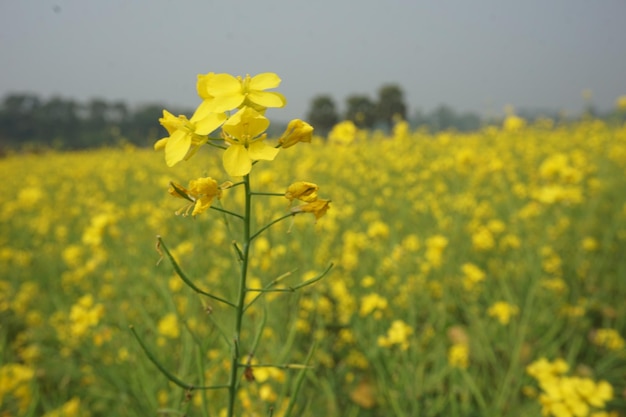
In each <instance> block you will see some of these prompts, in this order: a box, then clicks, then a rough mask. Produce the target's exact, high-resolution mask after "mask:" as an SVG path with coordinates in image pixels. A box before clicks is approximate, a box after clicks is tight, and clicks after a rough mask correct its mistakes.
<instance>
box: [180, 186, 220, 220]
mask: <svg viewBox="0 0 626 417" xmlns="http://www.w3.org/2000/svg"><path fill="white" fill-rule="evenodd" d="M169 193H170V194H171V195H173V196H174V197H178V198H184V199H186V200H189V201H191V203H190V204H188V205H186V206H185V207H183V208H182V209H180V210H178V211H177V212H176V214H180V213H184V215H185V216H186V215H187V214H188V213H189V210H191V208H193V211H192V213H191V215H192V216H197V215H198V214H201V213H203V212H205V211H206V210H207V209H208V208H209V207H211V202H212V201H213V199H214V198H215V197H217V198H218V199H219V198H220V197H221V196H222V189H221V187H219V186H218V185H217V181H215V180H214V179H213V178H211V177H205V178H198V179H195V180H191V181H190V182H189V189H186V188H184V187H183V186H181V185H179V184H174V183H170V189H169Z"/></svg>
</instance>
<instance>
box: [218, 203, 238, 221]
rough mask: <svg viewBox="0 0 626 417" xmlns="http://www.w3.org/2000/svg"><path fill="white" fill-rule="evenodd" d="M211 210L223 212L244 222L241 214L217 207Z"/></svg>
mask: <svg viewBox="0 0 626 417" xmlns="http://www.w3.org/2000/svg"><path fill="white" fill-rule="evenodd" d="M211 210H217V211H221V212H222V213H226V214H230V215H231V216H233V217H237V218H238V219H241V220H243V216H242V215H241V214H237V213H235V212H232V211H230V210H226V209H223V208H219V207H215V206H211Z"/></svg>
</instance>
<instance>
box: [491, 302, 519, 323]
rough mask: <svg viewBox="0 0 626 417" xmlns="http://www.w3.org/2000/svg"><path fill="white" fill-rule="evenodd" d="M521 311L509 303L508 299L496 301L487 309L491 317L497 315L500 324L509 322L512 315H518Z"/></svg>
mask: <svg viewBox="0 0 626 417" xmlns="http://www.w3.org/2000/svg"><path fill="white" fill-rule="evenodd" d="M518 313H519V309H518V308H517V306H514V305H512V304H509V303H507V302H506V301H498V302H496V303H494V304H493V305H492V306H491V307H489V310H487V314H489V316H490V317H495V318H497V319H498V321H499V322H500V324H504V325H506V324H509V321H510V320H511V317H512V316H516V315H517V314H518Z"/></svg>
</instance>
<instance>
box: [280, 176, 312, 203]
mask: <svg viewBox="0 0 626 417" xmlns="http://www.w3.org/2000/svg"><path fill="white" fill-rule="evenodd" d="M318 189H319V187H318V186H317V185H316V184H313V183H312V182H306V181H298V182H294V183H293V184H291V185H290V186H289V187H287V191H286V192H285V198H286V199H287V200H289V201H290V202H291V201H293V200H295V199H298V200H302V201H305V202H307V203H310V202H313V201H315V200H317V190H318Z"/></svg>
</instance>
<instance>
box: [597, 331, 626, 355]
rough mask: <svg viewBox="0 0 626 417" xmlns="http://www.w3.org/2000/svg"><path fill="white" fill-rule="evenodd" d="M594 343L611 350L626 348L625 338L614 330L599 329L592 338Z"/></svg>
mask: <svg viewBox="0 0 626 417" xmlns="http://www.w3.org/2000/svg"><path fill="white" fill-rule="evenodd" d="M592 340H593V343H594V344H595V345H597V346H603V347H606V348H607V349H610V350H620V349H623V348H624V346H626V342H625V341H624V338H623V337H622V336H621V335H620V334H619V333H618V332H617V331H616V330H614V329H598V330H596V332H595V334H594V335H593V336H592Z"/></svg>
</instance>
